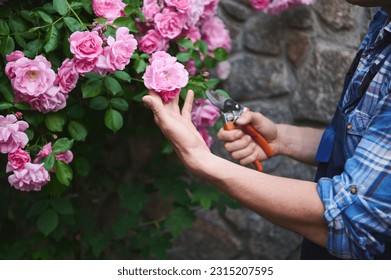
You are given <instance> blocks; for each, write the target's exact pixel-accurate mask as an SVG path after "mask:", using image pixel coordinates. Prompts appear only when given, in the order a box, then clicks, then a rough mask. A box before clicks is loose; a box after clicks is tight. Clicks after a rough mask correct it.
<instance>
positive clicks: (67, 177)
mask: <svg viewBox="0 0 391 280" xmlns="http://www.w3.org/2000/svg"><path fill="white" fill-rule="evenodd" d="M54 166H55V168H56V177H57V179H58V181H59V182H60V183H61V184H63V185H65V186H69V185H70V184H71V181H72V179H73V171H72V168H71V167H70V166H69V165H68V164H66V163H65V162H63V161H62V160H58V161H56V163H55V165H54Z"/></svg>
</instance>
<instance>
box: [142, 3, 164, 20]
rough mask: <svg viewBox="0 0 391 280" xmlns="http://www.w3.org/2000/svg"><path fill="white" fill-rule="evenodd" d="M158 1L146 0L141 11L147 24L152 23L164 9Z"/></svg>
mask: <svg viewBox="0 0 391 280" xmlns="http://www.w3.org/2000/svg"><path fill="white" fill-rule="evenodd" d="M158 2H160V1H158V0H144V1H143V7H142V8H141V11H142V12H143V13H144V16H145V19H146V21H147V22H152V21H153V19H154V17H155V15H156V14H157V13H159V12H160V10H161V9H162V7H161V6H160V5H159V3H158Z"/></svg>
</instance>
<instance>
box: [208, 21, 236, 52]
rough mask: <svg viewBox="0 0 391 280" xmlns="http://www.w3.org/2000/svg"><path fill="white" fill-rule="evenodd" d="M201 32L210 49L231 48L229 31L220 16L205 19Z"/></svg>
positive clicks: (228, 49)
mask: <svg viewBox="0 0 391 280" xmlns="http://www.w3.org/2000/svg"><path fill="white" fill-rule="evenodd" d="M201 33H202V36H203V39H204V40H205V42H206V43H207V44H208V46H209V49H210V50H211V51H213V50H215V49H217V48H224V49H226V50H227V51H230V50H231V38H230V36H229V31H228V29H226V28H225V25H224V23H223V21H222V20H221V19H220V18H218V17H212V18H210V19H209V20H207V21H206V22H205V23H204V24H203V26H202V29H201Z"/></svg>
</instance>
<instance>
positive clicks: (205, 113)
mask: <svg viewBox="0 0 391 280" xmlns="http://www.w3.org/2000/svg"><path fill="white" fill-rule="evenodd" d="M219 117H220V110H219V109H218V108H217V107H216V106H214V105H213V104H212V103H211V102H210V101H209V99H202V98H200V99H197V100H196V102H195V104H194V106H193V108H192V110H191V120H192V122H193V124H194V125H195V126H196V127H206V126H214V125H215V123H216V121H217V120H218V118H219Z"/></svg>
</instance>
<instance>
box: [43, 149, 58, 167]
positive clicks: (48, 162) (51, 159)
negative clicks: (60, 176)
mask: <svg viewBox="0 0 391 280" xmlns="http://www.w3.org/2000/svg"><path fill="white" fill-rule="evenodd" d="M42 162H43V163H44V167H45V169H46V170H47V171H51V170H53V167H54V163H55V162H56V156H55V155H54V154H53V153H51V154H50V155H48V156H47V157H45V158H44V159H43V160H42Z"/></svg>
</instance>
